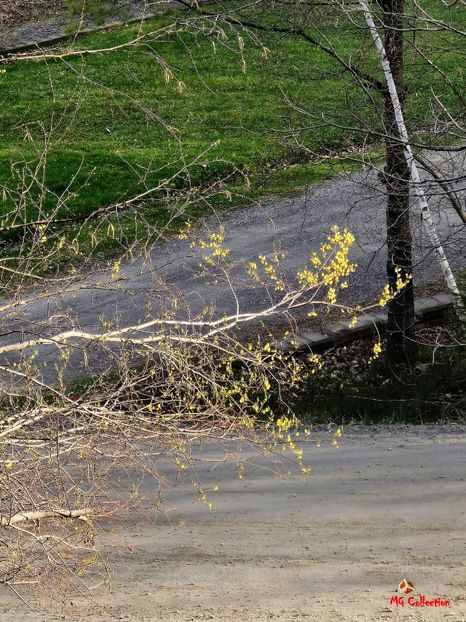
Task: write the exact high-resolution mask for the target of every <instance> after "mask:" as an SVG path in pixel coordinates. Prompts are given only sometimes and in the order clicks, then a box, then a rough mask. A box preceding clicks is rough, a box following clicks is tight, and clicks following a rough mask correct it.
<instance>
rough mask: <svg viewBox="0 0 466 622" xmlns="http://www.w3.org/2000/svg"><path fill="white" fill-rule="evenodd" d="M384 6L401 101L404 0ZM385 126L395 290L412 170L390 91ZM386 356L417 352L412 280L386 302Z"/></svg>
mask: <svg viewBox="0 0 466 622" xmlns="http://www.w3.org/2000/svg"><path fill="white" fill-rule="evenodd" d="M379 4H380V7H381V8H382V11H383V20H384V32H385V49H386V52H387V57H388V60H389V62H390V66H391V70H392V73H393V78H394V81H395V84H396V88H397V91H398V94H399V98H400V101H401V103H403V99H404V79H403V73H404V66H403V30H402V29H403V15H404V4H405V0H379ZM384 126H385V134H386V139H385V148H386V156H387V165H386V167H385V176H384V177H385V185H386V190H387V251H388V259H387V274H388V282H389V286H390V290H391V291H392V292H395V291H396V289H397V286H396V283H397V280H398V279H399V278H401V279H403V280H405V279H406V277H407V276H408V275H411V274H412V239H411V227H410V200H409V186H410V184H409V179H410V172H409V168H408V165H407V162H406V158H405V154H404V148H403V145H402V144H401V143H399V142H398V140H397V139H398V138H399V133H398V127H397V123H396V118H395V113H394V109H393V105H392V102H391V99H390V95H389V94H388V93H387V92H386V93H385V97H384ZM386 356H387V359H388V360H389V361H390V362H394V363H402V362H404V363H408V364H409V363H412V362H413V361H414V359H415V356H416V344H415V341H414V289H413V282H412V280H411V281H410V283H409V284H408V285H407V286H406V287H404V288H403V289H402V290H401V291H400V292H399V293H397V294H396V296H395V297H394V298H393V300H391V301H390V302H389V304H388V325H387V350H386Z"/></svg>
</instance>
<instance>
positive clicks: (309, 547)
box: [0, 426, 466, 622]
mask: <svg viewBox="0 0 466 622" xmlns="http://www.w3.org/2000/svg"><path fill="white" fill-rule="evenodd" d="M317 437H318V438H320V440H321V446H320V447H317V446H316V438H317ZM317 437H314V438H313V439H312V441H308V442H306V443H303V445H305V456H307V462H308V463H309V464H310V465H311V466H312V467H313V474H312V475H311V476H310V477H309V478H308V479H307V480H304V479H302V478H300V477H289V478H284V479H282V478H279V477H277V476H275V475H273V474H271V473H270V472H268V471H267V470H264V469H263V468H260V467H264V466H267V465H266V463H264V462H263V461H262V462H260V463H259V464H258V465H256V467H250V468H247V469H246V472H245V476H244V478H243V479H239V478H238V476H237V473H236V472H235V469H233V468H232V467H231V466H228V465H224V464H218V463H217V462H215V459H216V458H218V457H219V454H218V450H216V449H215V448H214V447H211V446H206V447H205V448H204V449H203V452H202V454H203V457H204V458H207V460H208V461H207V462H203V463H200V464H199V466H198V469H199V473H200V477H201V479H202V481H203V482H204V483H205V484H206V485H207V484H209V485H211V484H213V483H216V484H218V485H219V491H218V492H217V493H215V498H214V499H213V500H214V501H215V505H216V510H215V511H214V512H210V511H208V510H207V509H206V507H205V506H204V505H200V504H198V503H193V498H194V497H193V493H192V485H191V483H190V481H189V480H181V481H178V482H177V483H176V485H174V486H173V487H172V489H171V491H170V493H169V496H168V503H169V505H170V506H171V510H167V512H166V514H165V516H164V517H163V519H160V518H159V519H157V520H154V514H153V513H152V514H151V512H152V511H151V507H152V506H153V503H151V489H150V484H149V483H147V484H146V488H145V490H144V493H145V495H146V496H147V503H146V506H145V514H144V516H143V515H141V516H140V517H138V518H136V519H134V520H133V521H131V522H128V521H126V522H122V523H121V524H120V525H116V526H114V527H113V528H112V532H111V534H110V537H109V538H108V555H109V558H110V561H111V563H112V565H113V570H114V576H113V584H112V587H111V592H104V593H96V594H95V596H94V601H95V605H96V606H98V607H99V608H100V609H99V611H97V612H96V610H95V608H94V609H93V608H92V607H89V606H88V605H85V604H84V603H79V602H74V603H73V604H72V605H71V604H70V608H69V610H68V611H66V612H63V611H61V612H57V613H50V611H49V610H48V611H47V612H41V613H35V612H33V611H28V610H27V609H26V608H25V607H24V606H23V605H22V604H21V603H19V602H18V601H14V600H13V599H12V596H11V595H10V594H6V593H0V620H1V621H2V622H13V621H14V622H18V621H20V620H21V621H23V620H24V622H42V621H47V622H48V621H49V620H60V619H65V620H73V621H75V620H76V621H78V620H87V621H88V622H97V621H99V622H100V621H106V620H129V621H134V622H136V621H137V622H149V621H154V622H155V621H162V620H163V621H164V622H168V621H174V622H175V621H176V622H179V621H187V620H217V621H223V620H226V621H241V620H248V621H255V622H262V621H266V620H267V621H269V620H282V621H283V622H290V621H294V620H309V621H314V620H315V621H316V622H317V621H322V622H343V621H355V622H356V621H358V622H369V621H378V620H380V621H382V620H383V621H385V620H413V621H421V620H425V621H431V620H432V621H434V620H445V621H449V622H460V621H464V619H465V618H466V555H465V553H466V514H465V512H466V483H465V479H466V468H465V467H466V428H465V427H460V426H418V427H413V426H411V427H409V426H394V427H393V426H392V427H387V426H377V427H372V428H364V427H359V426H350V427H348V428H347V429H346V430H345V431H344V434H343V437H342V439H341V443H340V447H339V448H335V447H332V446H331V444H330V442H329V437H328V436H327V435H326V434H324V433H323V432H320V433H317ZM167 475H169V476H170V473H167ZM152 501H153V495H152ZM405 577H406V578H407V579H409V580H410V581H412V582H413V583H414V586H415V591H414V594H415V600H416V601H419V600H420V596H421V595H423V596H425V600H427V601H432V600H433V599H435V598H437V597H438V598H442V599H443V600H449V601H450V606H449V607H432V606H429V607H427V606H424V607H420V606H409V605H408V603H407V599H408V597H407V596H405V605H404V607H403V606H401V605H400V606H398V607H397V606H395V604H394V603H392V604H391V605H390V604H389V599H390V597H392V596H394V595H395V594H396V588H397V586H398V584H399V583H400V581H401V580H402V579H403V578H405Z"/></svg>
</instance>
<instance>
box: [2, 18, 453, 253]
mask: <svg viewBox="0 0 466 622" xmlns="http://www.w3.org/2000/svg"><path fill="white" fill-rule="evenodd" d="M437 10H438V12H439V15H438V17H442V18H443V19H447V18H449V19H453V17H454V16H453V13H454V12H455V11H454V10H452V9H450V10H448V9H447V8H445V7H443V9H437ZM442 11H443V13H442ZM179 16H180V14H176V13H167V14H166V15H164V16H163V17H160V18H156V19H151V20H148V21H147V22H146V23H145V24H144V26H143V31H144V33H146V34H147V38H146V39H144V40H143V41H141V42H140V44H139V45H138V46H134V47H131V48H127V49H120V50H118V51H115V52H112V53H108V54H103V55H95V56H83V57H81V56H78V57H69V58H66V59H63V60H48V61H40V62H18V63H16V64H11V65H8V66H7V71H6V73H4V74H1V75H0V89H1V93H2V100H3V107H2V115H1V117H0V185H4V186H7V187H9V188H14V187H15V185H17V184H18V180H19V177H20V175H21V171H23V170H24V165H25V163H27V164H28V166H29V167H32V168H34V167H35V166H36V165H37V162H38V161H39V155H38V154H40V153H41V152H42V151H43V149H44V147H45V145H47V160H46V163H45V164H44V165H43V166H42V167H39V169H38V176H39V178H40V179H39V183H37V182H36V183H33V184H32V192H31V195H30V196H31V199H30V200H28V201H27V202H25V203H24V206H23V208H22V209H23V211H22V213H21V214H18V213H17V212H16V213H15V214H14V215H12V213H11V206H12V201H11V198H9V197H8V196H6V195H4V196H3V201H1V197H0V212H1V214H2V215H3V225H4V226H5V225H7V224H8V223H9V222H13V220H14V222H15V223H18V222H19V221H20V220H21V219H23V220H24V219H26V218H28V219H37V218H38V219H40V218H42V217H43V216H44V214H47V213H51V212H52V211H53V210H56V208H57V205H58V210H57V211H56V216H57V217H58V218H67V217H69V216H71V215H82V216H85V215H87V214H89V213H91V212H93V211H94V210H96V209H97V208H100V207H105V206H108V205H110V204H113V203H116V202H121V201H124V200H126V199H128V198H130V197H133V196H135V195H137V194H139V193H141V192H144V191H146V190H147V189H149V188H152V187H154V186H157V184H159V183H160V181H161V180H166V179H169V178H171V177H172V176H173V175H175V174H176V172H177V171H178V170H179V169H180V167H181V166H182V165H183V164H186V163H188V164H190V163H193V162H195V164H193V165H190V166H189V176H188V175H187V174H184V175H181V176H178V177H175V178H174V179H173V180H172V181H171V182H170V183H169V184H168V188H169V190H170V192H171V193H173V194H170V192H168V193H167V192H164V193H161V194H160V193H159V194H158V195H154V196H153V197H152V198H151V200H150V201H146V202H145V203H144V205H143V206H140V207H139V209H138V212H137V214H136V215H135V213H134V212H132V213H130V214H128V215H122V216H119V217H118V218H115V219H114V221H115V224H116V234H115V236H114V237H116V238H119V237H120V238H121V237H123V238H125V239H128V240H134V239H135V238H136V237H137V235H138V233H139V234H140V233H141V232H142V233H145V232H147V229H148V228H150V226H152V225H154V224H163V223H166V222H167V221H168V220H169V219H170V217H171V215H172V214H173V209H172V205H173V199H174V197H176V193H177V192H180V191H181V190H186V189H187V188H189V187H193V186H199V187H200V188H201V189H204V190H205V189H206V188H209V186H210V184H212V183H213V182H215V181H216V180H218V179H221V178H223V177H228V187H229V188H230V190H231V191H232V192H233V198H232V199H230V198H229V197H228V196H226V195H225V193H217V194H215V193H214V195H213V196H211V197H210V198H209V202H210V204H213V205H215V206H216V207H222V206H224V205H230V204H231V203H240V202H245V201H246V200H247V199H251V198H257V197H259V196H263V195H268V194H273V193H290V192H292V191H293V189H296V188H297V187H299V186H302V185H303V184H305V183H308V182H312V181H318V180H321V179H325V178H328V177H330V176H331V175H332V174H334V173H335V170H340V168H341V164H340V163H338V162H337V163H336V160H332V161H331V162H329V163H327V164H322V163H318V157H317V155H315V156H314V157H311V156H310V154H309V151H306V150H305V149H303V148H302V147H300V146H297V143H296V141H294V140H293V137H292V136H291V135H290V132H289V128H290V127H291V126H293V127H299V128H300V131H299V142H301V143H302V144H304V145H305V147H306V148H307V149H309V150H311V152H312V153H314V154H330V153H332V152H338V151H339V150H344V151H347V150H351V149H353V148H355V147H358V146H360V145H361V144H362V142H363V140H364V135H363V134H361V133H359V132H357V131H352V130H351V128H354V127H356V126H357V125H358V124H359V117H364V118H365V119H366V120H367V121H369V122H370V123H371V124H372V123H375V124H377V123H379V124H380V122H379V121H377V114H376V112H375V111H374V109H373V106H372V104H371V102H370V101H369V99H368V98H366V97H365V95H364V94H363V93H362V92H361V91H354V90H351V89H350V88H349V86H348V85H349V82H348V78H347V76H344V75H343V73H342V72H341V70H340V69H339V67H338V65H337V63H336V62H335V61H333V60H332V59H330V58H329V57H328V56H327V55H326V54H324V53H323V52H321V51H319V50H317V49H315V48H313V47H312V46H310V45H308V44H307V43H306V42H304V41H300V40H297V39H291V38H287V37H284V36H275V35H263V36H261V43H262V45H263V46H265V47H267V48H268V49H269V50H270V54H269V55H268V54H267V56H268V58H265V57H264V52H263V49H262V48H261V46H257V45H253V44H252V43H251V42H250V41H247V40H245V47H244V59H245V61H246V66H245V71H243V69H244V67H243V66H242V64H241V53H240V49H239V42H238V39H237V37H236V36H230V35H231V33H230V35H229V39H228V40H227V41H226V42H225V43H226V45H225V46H221V45H218V44H217V46H216V51H214V47H213V45H212V42H211V41H210V40H208V39H207V38H206V37H203V36H199V37H196V36H194V35H193V34H189V33H184V34H182V35H180V36H175V35H164V36H163V37H162V38H161V39H160V40H157V41H155V42H153V43H151V35H150V34H149V33H151V32H153V31H155V30H157V29H159V28H160V27H162V26H163V25H166V24H168V23H171V22H173V21H174V20H175V19H176V18H179ZM249 17H254V15H252V16H251V15H249ZM139 28H140V26H139V25H132V26H128V27H124V28H115V29H111V30H108V31H106V32H100V33H96V34H93V35H88V36H85V37H82V38H80V39H78V40H77V42H76V44H75V45H76V46H79V48H80V49H95V48H109V47H112V46H116V45H120V44H122V43H124V42H126V41H129V40H131V39H133V38H134V37H135V36H137V35H138V34H139V33H140V31H139ZM322 29H323V32H324V34H325V36H326V37H328V39H329V40H331V41H332V42H333V41H335V42H336V45H337V46H338V49H339V51H341V53H342V54H344V55H346V56H348V55H349V54H351V55H352V57H353V59H354V60H355V61H364V62H365V63H366V66H367V64H368V65H369V67H371V66H372V68H373V70H374V71H375V72H376V73H377V71H378V68H377V63H376V59H375V57H374V55H373V52H372V48H371V43H370V41H369V40H368V38H367V34H366V33H364V31H361V30H360V29H358V28H352V29H350V30H346V29H345V30H343V29H342V28H341V25H340V22H339V21H338V20H337V19H336V18H335V19H333V20H330V21H327V22H323V23H322ZM424 36H426V35H424ZM429 36H430V37H434V38H435V42H436V47H437V48H438V51H436V52H435V60H436V62H437V63H438V64H439V65H440V66H441V67H442V68H443V70H444V71H447V72H448V73H449V76H450V78H451V80H452V81H453V82H454V83H455V84H456V85H457V86H459V85H460V84H461V82H462V80H463V77H464V76H463V74H462V71H463V70H462V69H460V68H459V67H458V69H453V70H452V68H454V67H455V64H459V63H458V61H457V58H456V55H455V54H454V53H453V52H447V51H444V49H443V48H444V46H443V43H442V42H444V39H445V38H446V37H447V35H445V34H443V33H441V32H440V33H435V34H434V35H432V34H430V35H429ZM148 44H150V47H149V46H148ZM155 54H158V55H160V57H161V58H163V60H164V62H165V63H167V65H168V66H169V67H170V68H171V69H172V70H173V78H172V79H170V81H169V82H167V81H166V79H165V74H164V71H163V69H162V67H161V66H160V64H159V63H158V62H157V60H156V57H155ZM410 55H411V50H410V48H409V47H408V49H407V58H408V73H409V74H410V75H411V77H414V76H416V79H415V80H414V79H412V80H411V81H410V82H411V87H410V88H411V90H410V100H409V101H408V113H409V118H410V123H411V125H412V126H419V127H422V126H423V125H428V124H429V121H430V118H429V114H430V113H429V103H428V101H429V100H428V98H427V97H423V93H425V91H426V87H427V85H433V86H434V88H435V86H436V85H438V88H439V89H440V88H443V90H442V95H443V97H444V99H443V101H444V102H445V103H446V104H451V105H452V106H454V105H456V104H455V98H454V95H453V94H452V92H451V91H449V90H448V89H445V88H444V87H441V82H442V78H441V77H440V76H439V74H438V73H437V72H436V71H434V70H433V69H428V68H427V69H426V68H425V67H423V68H422V71H421V72H420V71H419V66H418V65H417V64H416V63H415V62H414V57H413V61H412V62H411V60H410V59H411V56H410ZM180 82H182V83H183V85H184V86H183V85H180ZM180 87H182V88H180ZM181 90H182V92H180V91H181ZM285 95H286V96H287V97H288V98H290V99H291V100H292V101H294V102H296V103H298V104H299V105H300V106H304V107H305V108H306V110H307V111H309V113H310V116H304V117H303V116H302V115H301V114H300V113H299V112H297V111H296V110H293V109H292V108H291V107H290V105H289V103H288V102H287V101H286V100H285ZM356 111H357V114H356ZM322 113H324V114H325V118H326V119H330V120H332V121H335V122H336V124H335V125H333V126H329V125H327V124H326V123H323V122H322ZM338 124H340V125H343V124H344V125H345V126H346V127H349V128H350V129H349V130H347V129H342V128H340V127H336V125H338ZM46 136H47V138H46ZM243 175H246V176H247V177H248V179H249V182H250V184H249V185H246V183H245V179H244V177H243ZM43 187H46V188H47V189H48V191H47V192H44V191H43ZM65 195H66V196H67V200H66V202H64V204H63V205H61V203H60V201H61V199H60V197H62V198H63V197H64V196H65ZM195 196H196V195H195ZM206 207H207V202H206V200H205V199H204V196H203V194H202V192H200V193H198V198H197V199H196V198H195V199H194V201H193V202H192V204H191V206H190V208H189V210H188V212H187V214H186V215H185V216H183V217H182V218H177V219H175V221H174V225H175V226H177V225H179V224H180V222H181V221H182V220H183V219H184V218H186V217H192V216H193V215H196V214H197V213H200V212H202V211H203V210H205V209H206ZM329 224H330V223H329ZM90 229H92V230H93V231H94V232H95V230H96V229H97V232H98V230H99V227H98V225H96V223H93V224H88V225H86V226H84V227H83V229H82V232H81V233H80V240H81V246H80V249H81V251H83V252H86V253H88V252H90V250H91V245H90V244H89V243H88V241H87V240H88V235H89V231H90ZM74 231H75V230H72V231H71V232H70V233H69V235H72V234H74ZM100 233H101V235H97V238H98V242H97V245H96V244H95V242H93V243H92V246H93V247H94V250H97V251H98V252H108V251H109V250H111V249H112V248H115V244H116V242H115V240H112V239H110V238H109V236H108V225H107V223H106V224H105V227H104V228H102V230H101V232H100ZM23 234H24V230H23V229H15V230H12V231H11V230H10V231H4V232H3V234H2V237H3V239H4V240H6V241H9V242H10V243H12V244H13V245H14V244H15V243H17V242H18V241H19V240H21V239H23V238H22V236H23ZM99 240H100V241H99Z"/></svg>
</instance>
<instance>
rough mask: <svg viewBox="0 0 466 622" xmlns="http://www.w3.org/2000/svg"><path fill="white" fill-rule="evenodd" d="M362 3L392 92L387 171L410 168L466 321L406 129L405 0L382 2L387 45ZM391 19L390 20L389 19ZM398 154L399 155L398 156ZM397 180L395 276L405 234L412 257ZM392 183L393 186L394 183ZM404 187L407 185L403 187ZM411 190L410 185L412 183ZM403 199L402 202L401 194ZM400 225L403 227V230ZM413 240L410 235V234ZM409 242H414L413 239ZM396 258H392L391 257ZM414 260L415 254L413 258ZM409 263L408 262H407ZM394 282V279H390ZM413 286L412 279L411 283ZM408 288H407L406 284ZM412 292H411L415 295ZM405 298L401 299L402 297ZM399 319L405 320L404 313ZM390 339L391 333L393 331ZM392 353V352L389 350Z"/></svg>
mask: <svg viewBox="0 0 466 622" xmlns="http://www.w3.org/2000/svg"><path fill="white" fill-rule="evenodd" d="M359 4H360V5H361V7H362V9H363V11H364V16H365V19H366V23H367V25H368V27H369V29H370V31H371V35H372V38H373V39H374V43H375V46H376V48H377V52H378V54H379V57H380V62H381V64H382V68H383V71H384V75H385V80H386V84H387V89H388V93H387V94H386V96H385V126H386V127H385V129H386V130H387V129H388V130H390V131H389V132H387V135H388V138H387V174H390V173H395V174H397V173H398V174H400V179H399V180H398V183H399V181H401V175H402V176H403V182H404V176H405V174H406V170H407V172H408V175H409V178H410V180H411V182H412V186H413V190H414V193H415V195H416V197H417V200H418V203H419V206H420V208H421V214H422V219H423V222H424V225H425V228H426V231H427V234H428V236H429V239H430V242H431V244H432V248H433V249H434V251H435V254H436V256H437V259H438V262H439V266H440V269H441V271H442V274H443V276H444V279H445V282H446V285H447V287H448V289H449V290H450V291H451V292H452V294H453V300H454V302H455V308H456V312H457V315H458V317H459V318H460V320H461V321H462V323H463V324H464V323H465V321H466V312H465V309H464V305H463V303H462V300H461V297H460V293H459V290H458V286H457V283H456V281H455V277H454V275H453V272H452V270H451V268H450V264H449V262H448V259H447V256H446V254H445V251H444V249H443V247H442V244H441V242H440V238H439V237H438V234H437V230H436V227H435V224H434V221H433V219H432V214H431V211H430V208H429V204H428V202H427V199H426V196H425V194H424V191H423V189H422V185H421V179H420V176H419V171H418V168H417V165H416V162H415V159H414V156H413V152H412V149H411V145H410V142H409V136H408V132H407V129H406V124H405V121H404V115H403V103H402V100H403V34H402V27H403V12H404V0H380V2H379V4H380V6H381V7H382V9H383V10H384V13H385V16H384V24H385V32H386V40H385V46H384V44H383V43H382V40H381V38H380V35H379V33H378V30H377V27H376V25H375V22H374V19H373V16H372V13H371V11H370V9H369V6H368V4H367V1H366V0H359ZM387 20H388V22H387ZM395 135H396V136H397V137H398V140H397V142H398V145H395V144H393V143H392V142H391V141H390V137H392V136H395ZM401 151H402V153H403V155H402V157H403V159H404V160H405V162H406V167H404V166H403V165H402V163H401V162H398V161H395V159H396V160H398V157H399V156H400V157H401ZM395 154H396V156H395ZM395 183H396V179H394V178H388V179H387V187H388V188H389V198H388V203H389V206H388V209H387V225H388V236H387V243H388V248H389V279H390V277H391V278H393V276H391V274H390V270H391V267H392V266H391V264H394V261H393V258H394V257H395V259H399V257H398V256H397V252H396V248H397V246H398V247H400V248H401V246H402V245H403V242H402V240H403V236H404V241H405V253H406V255H405V257H406V258H407V257H408V254H407V250H408V248H407V247H408V244H407V242H408V235H407V230H405V229H404V227H403V225H402V223H397V224H393V223H392V217H393V216H395V215H396V209H393V207H394V203H395V201H394V200H393V199H392V200H391V195H390V190H393V189H394V186H395ZM390 185H391V187H390ZM400 189H401V188H400ZM403 190H404V187H403ZM408 192H409V185H408ZM406 202H407V207H406V210H407V214H406V216H405V215H404V214H403V215H402V218H401V220H402V222H403V223H405V220H407V226H408V228H409V196H406ZM399 203H400V204H401V203H402V200H401V196H400V201H399ZM398 229H401V231H399V230H398ZM392 235H394V236H398V235H399V236H400V238H399V240H400V241H399V242H398V243H397V241H396V238H395V240H390V238H391V237H392ZM409 240H410V235H409ZM409 246H411V244H410V243H409ZM391 249H395V251H394V252H392V254H391V253H390V250H391ZM410 255H411V251H410V249H409V256H410ZM391 259H392V261H391ZM410 260H411V258H410ZM406 263H407V262H406ZM390 284H391V282H390ZM411 286H412V283H411ZM405 289H407V288H405ZM411 295H412V294H410V296H411ZM392 302H393V310H392V311H393V312H392V314H390V307H389V324H390V315H392V321H393V320H394V319H395V318H396V313H397V308H398V306H399V305H398V302H397V300H396V298H395V300H393V301H392ZM400 302H401V301H400ZM408 304H409V305H410V304H411V301H410V300H409V301H408ZM399 322H402V319H401V316H400V319H399ZM389 339H390V334H389ZM391 345H392V346H394V347H397V345H398V344H397V343H395V344H391ZM389 356H391V353H389Z"/></svg>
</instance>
